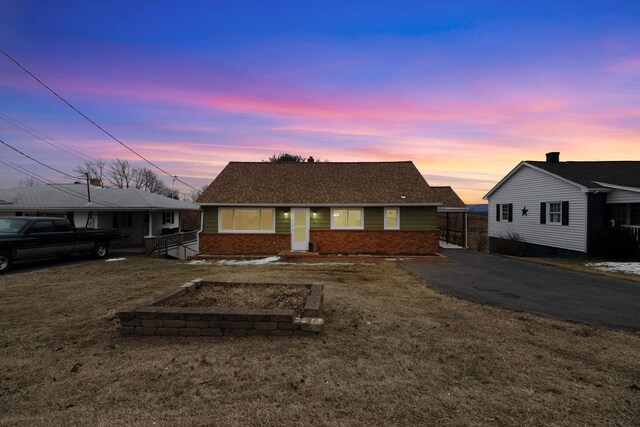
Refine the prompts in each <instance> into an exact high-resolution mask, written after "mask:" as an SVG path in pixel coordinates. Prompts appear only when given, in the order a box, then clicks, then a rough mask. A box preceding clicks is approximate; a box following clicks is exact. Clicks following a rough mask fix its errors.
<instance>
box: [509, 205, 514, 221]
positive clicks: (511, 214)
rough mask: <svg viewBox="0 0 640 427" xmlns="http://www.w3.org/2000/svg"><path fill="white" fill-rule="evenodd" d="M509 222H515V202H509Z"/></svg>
mask: <svg viewBox="0 0 640 427" xmlns="http://www.w3.org/2000/svg"><path fill="white" fill-rule="evenodd" d="M509 222H513V203H509Z"/></svg>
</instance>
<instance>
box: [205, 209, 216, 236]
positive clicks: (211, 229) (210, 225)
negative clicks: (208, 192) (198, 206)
mask: <svg viewBox="0 0 640 427" xmlns="http://www.w3.org/2000/svg"><path fill="white" fill-rule="evenodd" d="M202 215H203V216H204V219H203V226H202V231H204V232H205V233H217V232H218V208H217V207H216V206H203V207H202Z"/></svg>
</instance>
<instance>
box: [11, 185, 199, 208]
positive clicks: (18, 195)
mask: <svg viewBox="0 0 640 427" xmlns="http://www.w3.org/2000/svg"><path fill="white" fill-rule="evenodd" d="M0 199H2V200H4V201H6V202H7V203H8V204H6V205H5V204H1V205H0V210H3V211H7V210H11V211H24V210H26V211H29V210H47V209H50V210H63V209H66V210H84V211H89V210H92V211H100V210H102V211H130V210H150V211H159V210H174V211H178V210H181V211H197V210H199V209H200V207H199V206H198V205H196V204H193V203H188V202H183V201H181V200H174V199H171V198H169V197H165V196H161V195H159V194H153V193H149V192H147V191H144V190H139V189H136V188H102V187H95V186H91V203H89V202H88V199H87V186H86V185H84V184H51V185H36V186H33V187H20V188H11V189H8V190H0Z"/></svg>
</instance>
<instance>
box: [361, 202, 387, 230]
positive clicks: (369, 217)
mask: <svg viewBox="0 0 640 427" xmlns="http://www.w3.org/2000/svg"><path fill="white" fill-rule="evenodd" d="M364 229H365V230H382V229H384V208H380V207H371V208H364Z"/></svg>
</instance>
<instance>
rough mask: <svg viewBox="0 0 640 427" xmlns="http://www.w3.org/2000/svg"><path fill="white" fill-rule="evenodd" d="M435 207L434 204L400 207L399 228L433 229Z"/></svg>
mask: <svg viewBox="0 0 640 427" xmlns="http://www.w3.org/2000/svg"><path fill="white" fill-rule="evenodd" d="M436 216H437V208H436V207H435V206H407V207H402V206H401V207H400V229H401V230H435V229H436V228H437V226H436Z"/></svg>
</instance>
